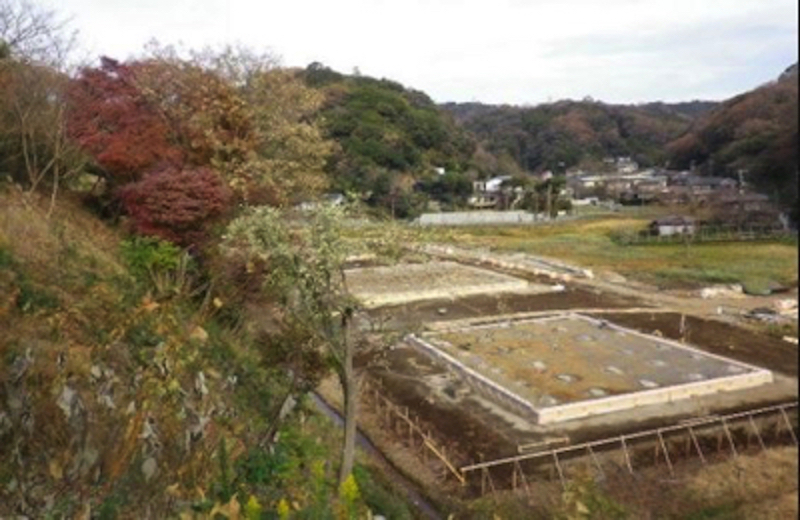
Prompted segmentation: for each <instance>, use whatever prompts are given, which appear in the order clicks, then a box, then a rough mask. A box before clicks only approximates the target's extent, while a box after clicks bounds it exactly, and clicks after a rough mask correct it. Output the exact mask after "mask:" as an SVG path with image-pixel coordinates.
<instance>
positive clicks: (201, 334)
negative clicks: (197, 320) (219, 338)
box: [189, 325, 208, 343]
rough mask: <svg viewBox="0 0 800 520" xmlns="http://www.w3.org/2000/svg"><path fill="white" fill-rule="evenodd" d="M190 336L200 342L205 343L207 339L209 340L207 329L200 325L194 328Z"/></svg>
mask: <svg viewBox="0 0 800 520" xmlns="http://www.w3.org/2000/svg"><path fill="white" fill-rule="evenodd" d="M189 338H191V339H193V340H195V341H199V342H200V343H205V342H206V341H208V332H206V330H205V329H204V328H203V327H201V326H199V325H198V326H197V327H195V328H194V330H192V333H191V334H190V335H189Z"/></svg>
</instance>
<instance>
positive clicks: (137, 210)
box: [119, 166, 231, 246]
mask: <svg viewBox="0 0 800 520" xmlns="http://www.w3.org/2000/svg"><path fill="white" fill-rule="evenodd" d="M119 198H120V200H121V201H122V205H123V207H124V209H125V211H126V212H127V213H128V215H129V216H130V217H131V219H132V227H133V229H134V230H135V231H136V232H137V233H139V234H141V235H145V236H154V237H159V238H162V239H165V240H169V241H171V242H174V243H175V244H178V245H182V246H192V245H198V244H201V243H202V242H204V241H205V240H206V239H207V237H208V233H209V229H210V226H211V225H212V224H213V222H214V221H215V220H216V219H218V218H219V217H220V216H221V215H222V214H223V213H224V212H225V210H226V209H227V208H228V205H229V204H230V201H231V194H230V191H229V190H228V188H227V187H226V186H225V184H224V183H223V182H222V180H221V179H220V177H219V175H217V174H216V172H214V171H213V170H211V169H210V168H195V169H178V168H175V167H172V166H167V167H165V168H163V169H161V170H157V171H155V172H153V173H150V174H149V175H147V176H145V177H144V178H143V179H142V180H141V181H139V182H135V183H132V184H128V185H127V186H125V187H123V188H122V189H120V190H119Z"/></svg>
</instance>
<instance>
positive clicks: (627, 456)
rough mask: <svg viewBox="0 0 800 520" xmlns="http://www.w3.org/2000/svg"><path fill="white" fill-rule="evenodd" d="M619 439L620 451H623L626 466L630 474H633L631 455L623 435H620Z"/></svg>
mask: <svg viewBox="0 0 800 520" xmlns="http://www.w3.org/2000/svg"><path fill="white" fill-rule="evenodd" d="M619 441H620V442H621V443H622V451H623V452H624V453H625V464H626V465H627V466H628V471H629V472H630V474H631V475H633V466H632V465H631V456H630V454H629V453H628V445H627V444H626V443H625V436H624V435H622V436H620V438H619Z"/></svg>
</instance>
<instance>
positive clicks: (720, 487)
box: [686, 448, 798, 518]
mask: <svg viewBox="0 0 800 520" xmlns="http://www.w3.org/2000/svg"><path fill="white" fill-rule="evenodd" d="M797 456H798V452H797V448H777V449H771V450H767V451H765V452H763V453H760V454H758V455H752V456H740V457H737V458H735V459H730V460H727V461H725V462H722V463H720V464H714V465H711V466H707V467H705V468H703V469H702V470H700V471H699V472H698V473H697V474H695V475H694V476H693V477H692V478H691V479H689V481H688V482H687V485H686V491H687V494H688V495H689V497H691V499H692V501H693V502H695V503H698V504H705V505H706V506H709V507H710V506H722V505H726V504H745V505H746V508H747V509H757V508H755V506H756V505H757V504H762V503H763V504H765V505H768V504H770V505H771V507H784V506H791V505H792V504H794V507H795V515H790V516H780V518H792V517H795V518H796V513H797V510H796V507H797V501H796V500H795V501H794V502H791V501H786V500H785V499H783V498H782V497H783V496H784V495H786V494H789V493H791V494H796V493H797V484H798V478H797ZM746 518H752V517H751V516H746ZM773 518H778V517H773Z"/></svg>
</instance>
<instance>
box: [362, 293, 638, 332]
mask: <svg viewBox="0 0 800 520" xmlns="http://www.w3.org/2000/svg"><path fill="white" fill-rule="evenodd" d="M642 305H643V303H642V302H641V301H640V300H639V299H637V298H635V297H633V296H630V295H619V296H618V295H615V294H611V293H607V292H604V291H601V290H599V289H593V288H591V287H590V288H582V287H578V286H574V285H568V286H567V287H566V288H565V290H564V291H561V292H554V293H544V294H537V295H529V294H513V293H508V294H489V295H479V296H471V297H467V298H459V299H455V300H449V299H448V300H426V301H421V302H413V303H407V304H403V305H392V306H386V307H381V308H378V309H372V310H370V311H368V312H367V313H366V315H367V316H368V318H369V320H370V322H371V323H372V324H373V325H374V326H375V327H380V328H381V329H382V330H397V331H408V332H411V331H414V330H419V329H420V328H422V326H423V324H425V323H431V322H436V321H444V320H447V321H450V320H459V319H467V318H479V317H485V316H493V315H497V314H512V313H520V312H535V311H549V310H567V309H627V308H630V307H637V306H642ZM645 306H646V304H645Z"/></svg>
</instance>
